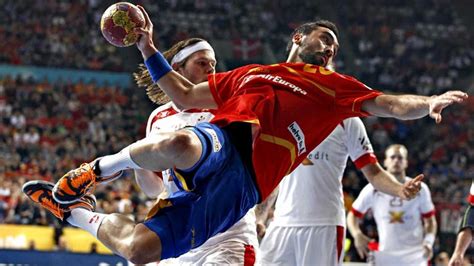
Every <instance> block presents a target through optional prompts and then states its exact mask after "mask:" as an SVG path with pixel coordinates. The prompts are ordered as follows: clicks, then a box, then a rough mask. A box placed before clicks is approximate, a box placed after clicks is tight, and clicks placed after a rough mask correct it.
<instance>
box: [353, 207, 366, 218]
mask: <svg viewBox="0 0 474 266" xmlns="http://www.w3.org/2000/svg"><path fill="white" fill-rule="evenodd" d="M351 212H352V213H353V214H354V216H355V217H357V218H359V219H362V218H364V213H362V212H360V211H358V210H356V209H354V208H352V209H351Z"/></svg>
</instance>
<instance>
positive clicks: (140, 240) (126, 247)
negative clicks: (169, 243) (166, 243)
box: [97, 213, 161, 264]
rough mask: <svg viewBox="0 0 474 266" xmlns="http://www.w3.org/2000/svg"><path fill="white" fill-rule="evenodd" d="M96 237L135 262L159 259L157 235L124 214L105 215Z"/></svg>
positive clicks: (159, 243)
mask: <svg viewBox="0 0 474 266" xmlns="http://www.w3.org/2000/svg"><path fill="white" fill-rule="evenodd" d="M97 238H98V239H99V240H100V241H101V242H102V243H103V244H104V245H105V246H107V247H108V248H109V249H111V250H112V251H113V252H114V253H116V254H119V255H120V256H122V257H124V258H126V259H127V260H129V261H131V262H133V263H135V264H141V263H147V262H152V261H159V260H160V257H161V240H160V238H159V237H158V235H157V234H156V233H155V232H153V231H151V230H150V229H148V227H146V226H145V225H143V224H135V222H134V221H133V220H131V219H130V218H129V217H127V216H126V215H122V214H116V213H115V214H110V215H107V217H106V218H105V219H104V220H103V221H102V224H101V225H100V227H99V231H98V233H97Z"/></svg>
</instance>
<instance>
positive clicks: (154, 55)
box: [24, 9, 467, 263]
mask: <svg viewBox="0 0 474 266" xmlns="http://www.w3.org/2000/svg"><path fill="white" fill-rule="evenodd" d="M142 10H143V9H142ZM143 12H144V14H145V17H146V21H147V24H146V26H145V27H144V28H142V29H137V30H136V32H137V33H138V34H140V35H141V38H140V41H139V43H138V44H137V46H138V48H139V50H140V51H141V52H142V55H143V57H144V58H145V60H146V61H145V63H146V65H147V67H148V69H149V71H150V74H151V76H152V77H153V80H154V81H155V82H157V84H158V85H159V86H160V88H162V89H163V90H164V91H165V93H166V94H167V95H168V96H169V97H170V98H171V99H172V100H173V102H174V103H175V104H176V105H177V106H178V107H180V108H201V109H205V108H217V109H218V110H217V111H216V116H215V118H214V119H213V120H212V123H201V124H198V125H197V126H195V127H190V128H186V129H184V130H180V131H177V132H173V133H163V134H160V135H157V136H155V137H153V138H147V139H144V140H141V141H138V142H136V143H134V144H131V145H130V146H128V147H126V148H124V149H123V150H122V151H121V152H120V153H118V154H114V155H110V156H106V157H103V158H101V159H100V160H96V161H94V163H89V164H84V165H83V166H81V167H80V168H78V169H75V170H73V171H70V172H69V173H67V174H66V175H65V176H63V178H61V179H60V181H59V182H58V183H57V184H56V186H55V189H54V190H53V195H54V199H50V198H48V199H47V200H48V201H50V200H54V201H56V202H62V203H63V204H66V205H67V204H70V203H68V202H72V201H74V200H77V199H78V198H80V196H81V195H84V194H86V192H87V191H88V190H89V188H91V186H93V185H94V184H95V183H97V182H100V181H101V179H102V176H108V175H111V174H113V173H115V172H118V171H120V170H122V169H128V168H133V169H148V170H152V171H162V170H164V169H168V168H172V169H173V171H172V175H173V178H174V180H175V183H176V184H177V186H178V187H179V188H180V189H181V190H180V191H179V193H177V194H175V195H173V196H172V197H171V198H169V199H168V200H164V201H162V202H161V204H159V205H158V206H157V210H158V211H157V212H156V214H155V215H154V216H153V217H152V218H151V220H150V222H146V223H140V224H134V223H133V222H132V221H130V220H127V219H126V218H125V217H124V216H121V215H117V214H111V215H104V214H96V213H94V214H93V215H92V216H91V218H90V219H86V218H84V217H83V216H82V214H79V213H78V214H77V215H76V214H75V213H74V211H73V212H71V213H70V216H71V218H70V219H72V220H73V221H74V223H75V224H76V225H77V226H79V227H81V228H85V229H87V230H88V231H89V232H91V233H92V234H93V235H96V236H97V237H98V239H99V240H100V241H101V242H102V243H104V244H105V245H106V246H108V247H109V248H111V249H112V250H113V251H114V252H116V253H117V254H119V255H121V256H123V257H125V258H127V259H128V260H131V261H132V262H135V263H144V262H148V261H156V260H159V259H162V258H168V257H174V256H178V255H180V254H183V253H184V252H187V251H188V250H189V249H191V248H194V247H196V246H199V245H201V244H202V243H203V242H204V241H205V240H206V239H208V238H209V237H211V236H213V235H215V234H216V233H218V232H222V231H225V230H226V229H227V228H229V227H230V226H231V225H232V224H233V223H235V222H236V221H237V220H238V219H240V218H241V217H242V216H243V214H245V213H246V212H247V211H248V209H250V208H251V207H253V206H254V205H255V204H256V203H258V202H259V201H261V200H262V199H265V198H266V196H267V195H268V194H269V193H270V192H271V191H272V190H273V189H274V188H275V187H276V185H277V184H278V182H279V181H280V179H281V178H282V177H283V176H284V175H286V174H287V173H289V172H290V171H292V170H293V169H294V168H295V167H296V166H297V165H298V164H299V163H301V161H302V160H303V159H304V158H306V156H307V154H308V152H310V151H311V150H313V149H314V148H315V147H316V146H317V145H318V144H319V143H320V142H321V141H322V140H323V139H324V138H325V137H326V136H327V135H328V134H329V133H330V132H331V131H332V130H333V129H334V127H335V126H336V125H337V124H338V123H339V122H341V121H342V120H343V119H345V118H347V117H352V116H365V115H376V116H382V117H395V118H398V119H417V118H421V117H423V116H426V115H428V114H429V115H430V116H431V117H433V118H435V119H436V121H437V122H440V121H441V111H442V110H443V109H444V108H445V107H447V106H449V105H451V104H453V103H455V102H462V101H463V100H464V99H465V98H466V97H467V95H466V94H465V93H463V92H460V91H453V92H448V93H445V94H443V95H440V96H433V97H424V96H415V95H401V96H393V95H385V94H382V93H381V92H378V91H374V90H372V89H370V88H368V87H367V86H365V85H364V84H362V83H360V82H358V81H357V80H355V79H354V78H351V77H348V76H344V75H341V74H338V73H335V72H332V71H330V70H328V69H326V68H324V67H325V66H326V65H327V64H328V63H329V62H330V61H331V60H332V59H333V57H334V55H335V53H336V50H337V48H338V42H337V35H336V33H337V30H336V29H330V28H327V27H324V26H321V27H318V28H317V29H316V30H314V31H313V32H311V33H309V34H307V35H304V36H303V38H305V39H306V42H305V45H301V47H300V50H301V51H300V53H299V56H300V57H301V59H302V60H305V58H308V57H309V58H312V59H314V60H311V63H313V61H314V62H317V63H318V64H319V66H317V65H311V64H305V63H300V64H288V63H284V64H276V65H271V66H262V65H252V66H246V67H242V68H239V69H236V70H234V71H230V72H226V73H220V74H214V75H209V78H208V82H204V83H200V84H192V83H191V82H189V81H188V80H186V79H185V78H183V77H182V76H181V75H179V74H178V73H176V72H174V71H172V69H171V67H170V66H169V64H168V63H167V62H166V60H164V58H163V57H162V55H161V54H160V53H159V52H158V51H157V49H156V48H155V47H154V44H153V41H152V33H153V25H152V24H151V21H150V19H149V18H148V15H147V14H146V12H145V11H144V10H143ZM224 173H225V175H224ZM222 176H225V178H221V177H222ZM419 187H420V180H416V181H414V182H412V183H411V184H410V186H409V188H408V189H407V195H406V196H407V198H410V197H413V196H414V195H415V194H416V192H418V191H419ZM28 189H29V186H28V183H27V184H26V185H25V186H24V190H28ZM37 202H38V203H40V204H42V202H41V200H40V201H37ZM42 205H43V207H47V206H44V204H42ZM60 206H61V205H60ZM81 220H86V221H81Z"/></svg>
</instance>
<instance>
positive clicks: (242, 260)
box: [158, 241, 256, 266]
mask: <svg viewBox="0 0 474 266" xmlns="http://www.w3.org/2000/svg"><path fill="white" fill-rule="evenodd" d="M255 259H256V258H255V250H254V247H253V246H252V245H245V244H243V243H241V242H237V241H226V242H222V243H220V244H219V245H214V246H211V247H205V248H197V249H195V250H191V251H189V252H188V253H186V254H183V255H181V256H180V257H179V258H176V259H167V260H164V261H162V262H160V263H159V264H158V265H160V266H163V265H229V264H232V265H245V266H247V265H249V266H250V265H254V264H255Z"/></svg>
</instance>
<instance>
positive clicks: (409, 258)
mask: <svg viewBox="0 0 474 266" xmlns="http://www.w3.org/2000/svg"><path fill="white" fill-rule="evenodd" d="M385 156H386V158H385V161H384V164H385V167H386V168H387V170H388V171H389V172H390V173H392V174H393V175H394V176H395V177H396V178H397V179H398V180H399V181H400V182H408V181H409V180H411V179H410V178H409V177H407V176H406V174H405V170H406V168H407V166H408V160H407V156H408V152H407V149H406V148H405V146H403V145H399V144H395V145H391V146H389V147H388V148H387V150H386V151H385ZM369 209H371V210H372V213H373V216H374V219H375V222H376V224H377V232H378V235H379V249H378V251H377V252H374V262H375V264H376V265H427V263H428V260H429V259H430V258H431V257H432V255H433V243H434V241H435V235H436V219H435V208H434V205H433V202H432V201H431V195H430V190H429V189H428V186H427V185H426V184H424V183H422V186H421V190H420V193H419V194H418V195H417V196H416V197H415V198H414V199H412V200H410V201H406V200H403V199H401V198H399V197H394V196H391V195H387V194H385V193H382V192H380V191H378V190H377V189H375V188H374V187H373V186H372V185H371V184H368V185H367V186H365V187H364V188H363V189H362V191H361V192H360V195H359V196H358V197H357V199H356V200H355V201H354V203H353V205H352V211H351V212H350V213H349V215H348V219H347V225H348V228H349V231H350V232H351V234H352V236H353V237H354V241H355V246H356V249H357V251H358V253H359V255H360V256H361V257H364V256H367V252H368V251H367V244H368V242H369V241H370V239H369V238H368V237H367V236H365V235H364V234H363V233H362V231H361V229H360V225H359V222H360V219H361V218H362V217H363V215H364V214H365V213H366V212H367V211H368V210H369Z"/></svg>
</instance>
